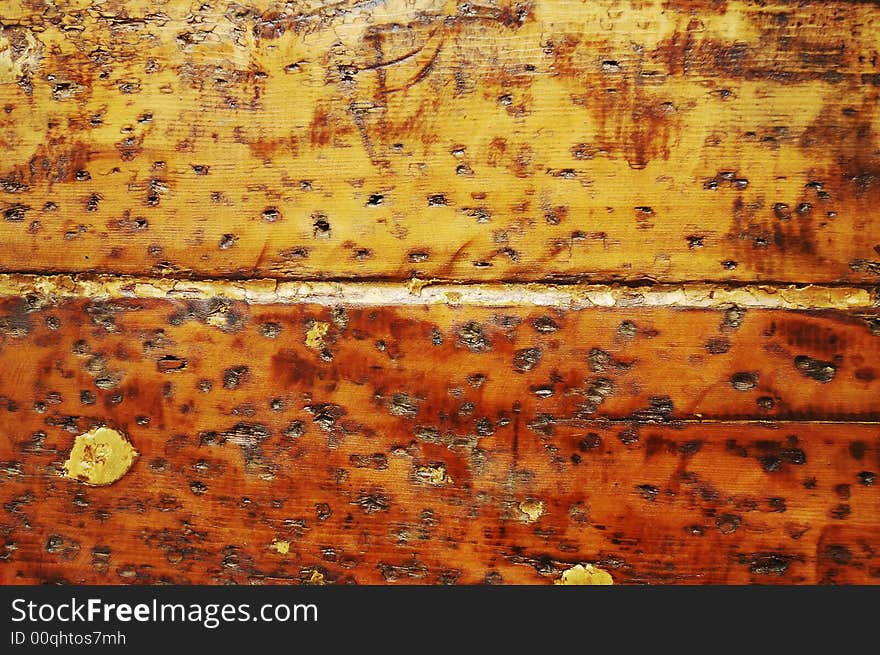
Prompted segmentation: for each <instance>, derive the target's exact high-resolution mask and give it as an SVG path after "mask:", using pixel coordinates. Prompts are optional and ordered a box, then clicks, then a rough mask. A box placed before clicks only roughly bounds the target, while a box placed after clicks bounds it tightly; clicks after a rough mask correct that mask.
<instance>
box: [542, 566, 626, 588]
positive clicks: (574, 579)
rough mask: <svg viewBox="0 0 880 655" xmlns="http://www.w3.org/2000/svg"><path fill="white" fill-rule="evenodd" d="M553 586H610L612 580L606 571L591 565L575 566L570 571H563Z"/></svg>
mask: <svg viewBox="0 0 880 655" xmlns="http://www.w3.org/2000/svg"><path fill="white" fill-rule="evenodd" d="M554 584H564V585H594V584H596V585H610V584H614V579H613V578H612V577H611V574H610V573H608V571H605V570H604V569H600V568H598V567H595V566H593V565H592V564H586V565H584V564H575V565H574V566H573V567H571V568H570V569H567V570H565V571H563V572H562V575H561V576H560V577H559V579H558V580H556V581H555V582H554Z"/></svg>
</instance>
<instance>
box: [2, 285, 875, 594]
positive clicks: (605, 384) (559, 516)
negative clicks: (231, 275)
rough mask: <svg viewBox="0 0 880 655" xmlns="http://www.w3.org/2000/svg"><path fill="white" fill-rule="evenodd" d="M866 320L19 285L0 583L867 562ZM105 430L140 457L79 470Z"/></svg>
mask: <svg viewBox="0 0 880 655" xmlns="http://www.w3.org/2000/svg"><path fill="white" fill-rule="evenodd" d="M870 318H871V317H870V316H865V315H864V314H863V315H861V316H858V317H857V316H855V315H853V314H850V313H846V312H839V311H837V312H825V313H822V312H794V311H785V310H749V311H747V312H745V313H742V312H739V311H736V310H735V309H734V310H732V309H729V308H727V309H725V308H719V309H701V310H690V311H683V310H675V309H668V308H659V309H647V308H637V307H634V308H627V309H588V310H582V311H572V312H565V311H561V310H549V311H548V310H547V309H546V308H537V307H533V306H529V305H526V306H516V305H513V306H508V307H502V308H491V307H483V308H476V307H445V306H412V307H373V308H357V307H350V306H345V305H344V303H343V304H340V306H338V307H335V308H333V307H322V306H316V305H300V304H274V305H256V304H247V303H243V302H229V301H225V300H223V299H219V298H215V299H202V300H189V301H185V300H161V299H155V298H154V299H130V300H124V299H116V300H112V301H107V302H95V301H89V300H87V299H79V300H72V301H52V299H51V298H48V297H41V296H37V295H32V296H30V297H27V298H24V299H21V300H18V299H10V300H6V301H5V302H4V304H3V310H2V313H0V325H2V330H3V331H2V342H0V394H2V399H0V400H2V402H0V425H2V426H3V436H4V438H3V439H2V440H0V461H2V462H3V465H2V471H0V494H2V501H3V502H2V506H3V512H2V514H0V516H2V520H0V530H2V535H0V536H2V539H3V543H4V546H5V550H4V551H3V555H2V563H0V576H2V580H3V581H4V582H6V583H22V582H45V581H66V582H73V583H82V582H93V583H133V582H140V583H156V582H162V581H165V582H184V583H219V582H240V583H298V582H299V583H304V582H309V581H311V582H317V581H323V582H329V583H349V582H351V583H354V582H356V583H391V582H409V583H440V582H458V583H479V582H508V583H514V582H519V583H542V582H547V583H549V582H551V581H553V580H555V579H557V578H558V577H559V576H560V574H561V572H562V571H563V570H565V569H566V568H568V567H569V566H571V565H573V564H575V563H579V562H590V563H593V564H595V565H597V566H600V567H602V568H603V569H604V570H607V571H609V572H610V573H611V575H612V576H613V578H614V580H615V581H616V582H622V583H627V582H631V583H645V582H650V583H747V582H758V583H777V582H782V583H786V582H787V583H817V582H825V583H830V582H840V583H853V582H855V583H871V582H876V581H877V580H878V576H880V562H878V561H877V557H876V554H875V550H876V541H877V539H878V537H880V532H878V526H877V516H878V511H880V496H878V488H880V487H878V484H877V483H876V475H877V472H878V469H880V428H878V426H877V423H876V421H877V417H876V409H877V408H876V386H877V384H878V382H877V381H875V376H874V373H873V371H874V369H873V368H872V366H873V363H874V362H875V361H876V360H877V352H878V348H880V336H877V335H876V334H875V333H874V332H872V326H873V325H874V324H873V323H872V322H871V320H870ZM316 326H320V329H317V330H316V329H315V327H316ZM875 332H876V331H875ZM799 356H804V357H808V358H810V359H811V361H821V362H826V363H829V364H832V365H833V366H834V373H833V377H831V379H829V380H827V381H824V382H823V381H821V380H820V379H817V376H818V377H819V378H821V377H822V376H823V375H825V374H827V370H826V369H823V368H821V367H819V368H817V367H816V366H813V367H812V368H805V367H798V366H797V365H795V363H794V358H795V357H799ZM823 371H825V373H823ZM740 373H748V374H749V376H751V375H754V378H752V377H749V376H746V377H734V376H736V375H737V374H740ZM811 376H813V377H811ZM752 382H754V385H755V386H754V387H752V386H750V385H751V384H752ZM551 392H552V393H551ZM759 399H761V400H759ZM768 401H769V402H768ZM855 421H860V422H859V423H856V422H855ZM99 424H106V425H108V426H111V427H113V428H116V429H119V430H121V431H123V432H124V433H125V434H126V435H127V436H128V437H129V438H130V440H131V442H132V444H133V446H134V447H135V448H136V449H137V451H138V452H139V453H140V456H139V458H138V459H137V461H135V463H134V465H133V466H132V468H131V470H129V471H128V472H127V473H126V474H125V475H123V476H122V478H121V479H120V480H119V481H118V482H116V483H114V484H113V485H111V486H107V487H88V486H86V485H84V484H83V483H81V482H78V481H76V480H71V479H68V478H65V477H62V470H61V469H62V464H63V462H64V460H65V458H66V456H67V453H68V452H69V451H70V448H71V445H72V443H73V439H74V436H75V435H76V434H80V433H82V432H85V431H86V430H88V429H89V428H90V427H93V426H95V425H99ZM533 519H534V520H533ZM282 542H283V543H284V547H283V548H282V549H281V550H285V549H286V550H287V552H285V553H282V552H279V546H278V544H280V543H282ZM273 544H274V545H273ZM316 571H317V574H316V573H315V572H316Z"/></svg>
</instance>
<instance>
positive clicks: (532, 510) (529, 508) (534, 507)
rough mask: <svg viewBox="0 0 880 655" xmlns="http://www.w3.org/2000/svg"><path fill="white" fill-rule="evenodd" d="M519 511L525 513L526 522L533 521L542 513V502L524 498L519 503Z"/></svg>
mask: <svg viewBox="0 0 880 655" xmlns="http://www.w3.org/2000/svg"><path fill="white" fill-rule="evenodd" d="M519 511H520V512H522V513H523V514H525V515H526V517H527V518H526V523H534V522H535V521H537V520H538V519H539V518H541V516H542V515H543V514H544V502H543V501H540V500H524V501H522V502H521V503H520V504H519Z"/></svg>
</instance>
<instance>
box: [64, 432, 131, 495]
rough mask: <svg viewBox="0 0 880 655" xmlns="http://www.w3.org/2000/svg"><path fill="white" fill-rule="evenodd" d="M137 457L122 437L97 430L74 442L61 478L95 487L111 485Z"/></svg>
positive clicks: (79, 437)
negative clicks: (64, 477) (63, 476)
mask: <svg viewBox="0 0 880 655" xmlns="http://www.w3.org/2000/svg"><path fill="white" fill-rule="evenodd" d="M137 456H138V452H137V451H136V450H135V449H134V447H133V446H132V445H131V442H129V440H128V439H127V438H126V437H125V436H124V435H122V434H121V433H119V432H117V431H116V430H111V429H110V428H107V427H104V426H101V427H97V428H94V429H92V430H89V431H88V432H86V433H85V434H81V435H79V436H78V437H77V438H76V439H75V440H74V442H73V448H72V449H71V451H70V456H69V457H68V459H67V461H66V462H64V469H63V470H64V475H65V476H66V477H68V478H72V479H74V480H79V481H80V482H84V483H86V484H90V485H93V486H96V487H99V486H104V485H108V484H112V483H114V482H116V481H117V480H118V479H119V478H121V477H122V476H123V475H125V474H126V473H127V472H128V469H130V468H131V465H132V464H133V463H134V460H135V458H136V457H137Z"/></svg>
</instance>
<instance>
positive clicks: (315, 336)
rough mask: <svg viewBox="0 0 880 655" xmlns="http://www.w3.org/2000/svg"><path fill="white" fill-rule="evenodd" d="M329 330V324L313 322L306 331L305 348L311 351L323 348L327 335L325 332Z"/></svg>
mask: <svg viewBox="0 0 880 655" xmlns="http://www.w3.org/2000/svg"><path fill="white" fill-rule="evenodd" d="M329 329H330V324H329V323H324V322H322V321H315V322H314V323H312V327H310V328H309V329H308V331H306V346H308V347H309V348H311V349H312V350H321V348H323V347H324V337H325V336H326V335H327V330H329Z"/></svg>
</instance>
